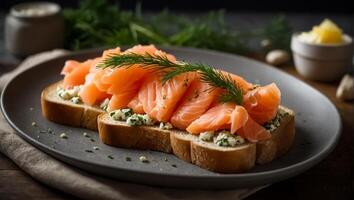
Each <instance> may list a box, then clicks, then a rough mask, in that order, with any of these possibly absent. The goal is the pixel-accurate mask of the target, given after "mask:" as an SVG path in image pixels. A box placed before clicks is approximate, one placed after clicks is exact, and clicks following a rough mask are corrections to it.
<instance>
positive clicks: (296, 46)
mask: <svg viewBox="0 0 354 200" xmlns="http://www.w3.org/2000/svg"><path fill="white" fill-rule="evenodd" d="M298 36H299V33H295V34H294V35H293V36H292V39H291V50H292V51H293V57H294V62H295V67H296V70H297V71H298V72H299V74H301V75H302V76H303V77H305V78H307V79H310V80H316V81H334V80H337V79H339V78H341V77H342V76H343V74H344V73H345V72H347V70H348V69H349V68H350V67H351V66H352V59H353V50H354V46H353V39H352V38H351V37H350V36H348V35H344V43H341V44H310V43H307V42H303V41H301V40H299V37H298Z"/></svg>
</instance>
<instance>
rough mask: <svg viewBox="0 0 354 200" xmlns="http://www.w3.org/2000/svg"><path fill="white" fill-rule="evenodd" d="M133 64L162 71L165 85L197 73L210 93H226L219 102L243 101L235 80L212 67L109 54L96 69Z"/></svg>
mask: <svg viewBox="0 0 354 200" xmlns="http://www.w3.org/2000/svg"><path fill="white" fill-rule="evenodd" d="M135 64H139V67H142V68H147V69H154V70H157V71H162V72H163V76H162V82H163V83H166V82H167V81H168V80H170V79H172V78H173V77H176V76H178V75H180V74H183V73H187V72H198V73H199V74H200V76H201V80H202V81H203V82H205V83H208V84H209V85H210V86H212V87H211V88H210V91H211V90H213V89H215V88H221V89H224V90H226V93H223V94H221V96H220V101H221V102H230V101H231V102H235V103H237V104H239V105H241V104H242V101H243V92H242V89H241V88H240V87H239V86H238V85H237V83H236V82H235V80H233V79H232V77H231V75H230V74H224V73H222V72H221V71H218V70H216V69H214V68H213V67H211V66H209V65H206V64H202V63H195V64H192V63H187V62H172V61H170V60H169V59H168V58H167V56H166V55H151V54H149V53H145V54H143V55H140V54H136V53H128V54H111V55H109V56H108V58H106V59H105V60H103V62H101V63H100V64H99V65H98V67H100V68H108V67H110V68H119V67H126V68H129V67H131V66H133V65H135Z"/></svg>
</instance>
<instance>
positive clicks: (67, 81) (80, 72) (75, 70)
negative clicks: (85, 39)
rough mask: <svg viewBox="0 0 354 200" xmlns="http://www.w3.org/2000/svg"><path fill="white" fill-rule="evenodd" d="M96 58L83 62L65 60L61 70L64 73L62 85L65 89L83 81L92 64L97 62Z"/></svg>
mask: <svg viewBox="0 0 354 200" xmlns="http://www.w3.org/2000/svg"><path fill="white" fill-rule="evenodd" d="M97 62H98V60H97V59H90V60H87V61H85V62H82V63H80V62H77V61H72V60H71V61H67V62H66V63H65V66H64V68H63V70H62V72H61V74H64V75H65V77H64V81H63V87H64V88H65V89H67V88H71V87H74V86H78V85H82V84H84V83H85V77H86V75H87V74H88V73H89V72H90V69H91V67H92V66H95V65H96V64H97Z"/></svg>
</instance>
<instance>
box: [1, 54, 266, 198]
mask: <svg viewBox="0 0 354 200" xmlns="http://www.w3.org/2000/svg"><path fill="white" fill-rule="evenodd" d="M67 53H69V52H68V51H66V50H53V51H49V52H44V53H40V54H37V55H34V56H31V57H28V58H27V59H26V60H24V61H23V62H22V63H21V64H20V65H19V66H18V67H17V68H16V69H15V70H14V71H12V72H10V73H8V74H5V75H3V76H2V77H1V78H0V88H1V89H2V88H3V87H4V85H5V84H6V82H7V81H8V80H9V79H11V78H12V77H13V76H15V75H16V74H18V73H20V72H22V71H23V70H26V69H28V68H30V67H32V66H34V65H36V64H39V63H41V62H44V61H46V60H49V59H52V58H55V57H58V56H60V55H64V54H67ZM0 152H2V153H3V154H5V155H6V156H7V157H9V158H10V159H11V160H12V161H13V162H15V163H16V164H17V165H18V166H19V167H20V168H21V169H22V170H23V171H25V172H26V173H28V174H29V175H30V176H32V177H33V178H34V179H36V180H38V181H40V182H42V183H44V184H46V185H48V186H51V187H53V188H56V189H58V190H61V191H63V192H66V193H69V194H71V195H74V196H77V197H80V198H83V199H100V200H118V199H162V200H163V199H193V200H197V199H203V200H207V199H234V200H235V199H236V200H237V199H244V198H246V197H247V196H249V195H251V194H252V193H254V192H256V191H258V190H260V189H262V188H264V187H266V186H261V187H255V188H245V189H233V190H216V191H212V190H185V189H169V188H160V187H153V186H146V185H139V184H133V183H127V182H122V181H119V180H115V179H109V178H104V177H100V176H96V175H92V174H89V173H86V172H84V171H82V170H80V169H77V168H75V167H72V166H69V165H67V164H65V163H63V162H61V161H58V160H56V159H54V158H53V157H51V156H49V155H47V154H45V153H43V152H42V151H40V150H39V149H37V148H35V147H33V146H32V145H31V144H29V143H27V142H26V141H25V140H23V139H22V138H21V137H19V136H18V135H17V134H16V132H15V131H14V130H13V129H12V128H11V127H10V126H9V124H8V123H7V122H6V120H5V119H4V117H3V115H2V114H0Z"/></svg>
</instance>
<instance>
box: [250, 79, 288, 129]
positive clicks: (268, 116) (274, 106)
mask: <svg viewBox="0 0 354 200" xmlns="http://www.w3.org/2000/svg"><path fill="white" fill-rule="evenodd" d="M280 98H281V93H280V90H279V89H278V87H277V85H276V84H275V83H271V84H269V85H266V86H262V87H258V88H256V89H254V90H251V91H249V92H248V93H246V94H245V95H244V107H245V108H246V110H247V111H248V113H249V115H250V116H251V117H252V119H254V120H255V121H256V122H257V123H259V124H264V123H265V122H268V121H270V120H272V119H273V118H274V117H275V116H276V114H277V111H278V107H279V105H280Z"/></svg>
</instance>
